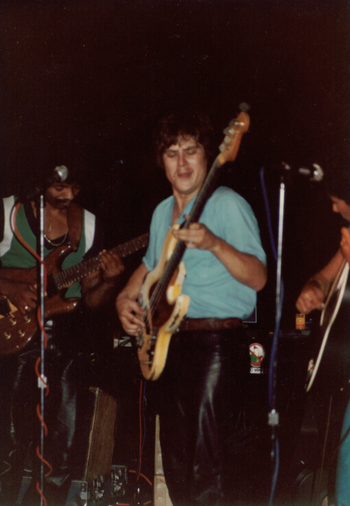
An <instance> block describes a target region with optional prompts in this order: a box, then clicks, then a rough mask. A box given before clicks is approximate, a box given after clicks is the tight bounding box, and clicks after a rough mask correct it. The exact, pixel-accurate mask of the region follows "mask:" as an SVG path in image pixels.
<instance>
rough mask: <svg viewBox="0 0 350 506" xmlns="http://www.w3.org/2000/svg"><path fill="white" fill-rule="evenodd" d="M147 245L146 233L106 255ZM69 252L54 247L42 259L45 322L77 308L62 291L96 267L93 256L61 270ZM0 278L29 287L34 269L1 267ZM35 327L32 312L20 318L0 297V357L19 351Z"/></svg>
mask: <svg viewBox="0 0 350 506" xmlns="http://www.w3.org/2000/svg"><path fill="white" fill-rule="evenodd" d="M147 244H148V234H144V235H141V236H139V237H136V238H135V239H132V240H131V241H128V242H126V243H124V244H120V245H119V246H116V247H115V248H113V249H111V250H110V252H111V253H116V254H117V255H118V256H119V257H121V258H125V257H126V256H128V255H130V254H132V253H135V252H136V251H138V250H140V249H142V248H145V247H146V246H147ZM71 252H72V247H71V246H70V245H69V244H68V245H65V246H61V247H59V248H56V249H55V250H53V251H52V252H51V253H50V254H49V255H48V256H47V257H46V259H45V262H44V263H45V270H46V273H47V286H46V295H45V301H44V308H45V318H46V319H49V318H52V317H53V316H55V315H57V314H66V313H70V312H71V311H73V310H74V309H75V308H76V307H77V306H78V304H79V301H80V298H69V299H65V298H64V294H65V292H66V291H67V289H68V288H69V287H70V286H71V285H72V284H74V283H76V282H77V281H79V280H80V279H82V278H84V277H85V276H87V275H88V274H90V273H92V272H95V271H97V270H98V269H99V268H100V258H99V256H96V257H93V258H90V259H89V260H84V261H83V262H80V263H79V264H77V265H74V266H73V267H69V268H68V269H65V270H62V269H61V266H62V263H63V261H64V259H65V258H66V257H67V256H68V255H69V254H70V253H71ZM0 275H1V277H2V278H4V279H9V280H12V281H23V282H26V283H31V284H33V285H36V283H37V268H36V267H33V268H31V269H19V268H10V267H5V268H3V269H1V271H0ZM37 327H38V322H37V318H36V309H35V310H33V311H32V312H30V313H28V314H26V315H23V314H22V313H21V312H20V311H19V310H18V308H16V307H15V306H14V305H13V304H12V303H11V302H10V301H9V299H7V297H4V296H0V355H10V354H13V353H18V352H20V351H21V350H22V349H23V348H24V347H25V346H26V344H28V343H29V341H31V339H32V337H33V335H34V334H35V332H36V330H37Z"/></svg>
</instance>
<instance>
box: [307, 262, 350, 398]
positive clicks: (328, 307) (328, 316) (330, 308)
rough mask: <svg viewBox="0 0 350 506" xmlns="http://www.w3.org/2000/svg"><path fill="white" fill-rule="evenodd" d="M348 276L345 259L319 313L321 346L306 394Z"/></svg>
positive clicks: (321, 355) (317, 366)
mask: <svg viewBox="0 0 350 506" xmlns="http://www.w3.org/2000/svg"><path fill="white" fill-rule="evenodd" d="M348 275H349V263H348V262H347V261H346V260H345V258H344V259H343V261H342V264H341V266H340V268H339V270H338V272H337V275H336V277H335V278H334V280H333V283H332V285H331V287H330V289H329V292H328V295H327V298H326V302H325V306H324V308H323V310H322V313H321V318H320V326H321V329H320V331H321V339H322V341H321V346H320V349H319V351H318V355H317V359H316V362H315V365H314V367H313V368H312V369H311V371H310V376H309V382H308V384H307V387H306V391H307V392H308V391H309V390H310V389H311V387H312V384H313V382H314V381H315V378H316V374H317V372H318V369H319V367H320V363H321V360H322V357H323V353H324V350H325V347H326V344H327V341H328V336H329V333H330V331H331V328H332V325H333V323H334V320H335V319H336V317H337V314H338V311H339V307H340V305H341V302H342V300H343V296H344V292H345V288H346V283H347V280H348Z"/></svg>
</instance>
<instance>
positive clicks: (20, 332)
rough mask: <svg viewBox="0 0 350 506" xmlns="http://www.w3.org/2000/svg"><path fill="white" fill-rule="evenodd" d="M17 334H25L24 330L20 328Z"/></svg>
mask: <svg viewBox="0 0 350 506" xmlns="http://www.w3.org/2000/svg"><path fill="white" fill-rule="evenodd" d="M18 335H19V337H23V336H25V332H24V330H22V329H20V330H19V331H18Z"/></svg>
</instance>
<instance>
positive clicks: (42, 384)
mask: <svg viewBox="0 0 350 506" xmlns="http://www.w3.org/2000/svg"><path fill="white" fill-rule="evenodd" d="M44 232H45V198H44V195H43V194H40V196H39V255H40V260H41V261H40V264H39V269H38V286H39V300H40V320H41V341H40V342H41V347H40V358H41V361H40V377H39V378H38V387H39V388H40V414H41V418H42V420H43V421H44V407H45V405H44V399H45V388H46V378H45V374H44V373H45V330H44V326H45V322H44V316H45V306H44V299H45V264H44V260H45V249H44V244H45V237H44ZM44 437H45V432H44V424H43V423H41V431H40V454H41V456H42V458H43V457H44ZM40 490H41V492H42V493H43V490H44V462H43V460H42V459H41V463H40ZM40 506H43V497H42V495H40Z"/></svg>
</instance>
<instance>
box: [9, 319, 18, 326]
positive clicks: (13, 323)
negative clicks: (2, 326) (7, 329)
mask: <svg viewBox="0 0 350 506" xmlns="http://www.w3.org/2000/svg"><path fill="white" fill-rule="evenodd" d="M9 322H10V325H16V323H17V321H16V320H15V318H10V320H9Z"/></svg>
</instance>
